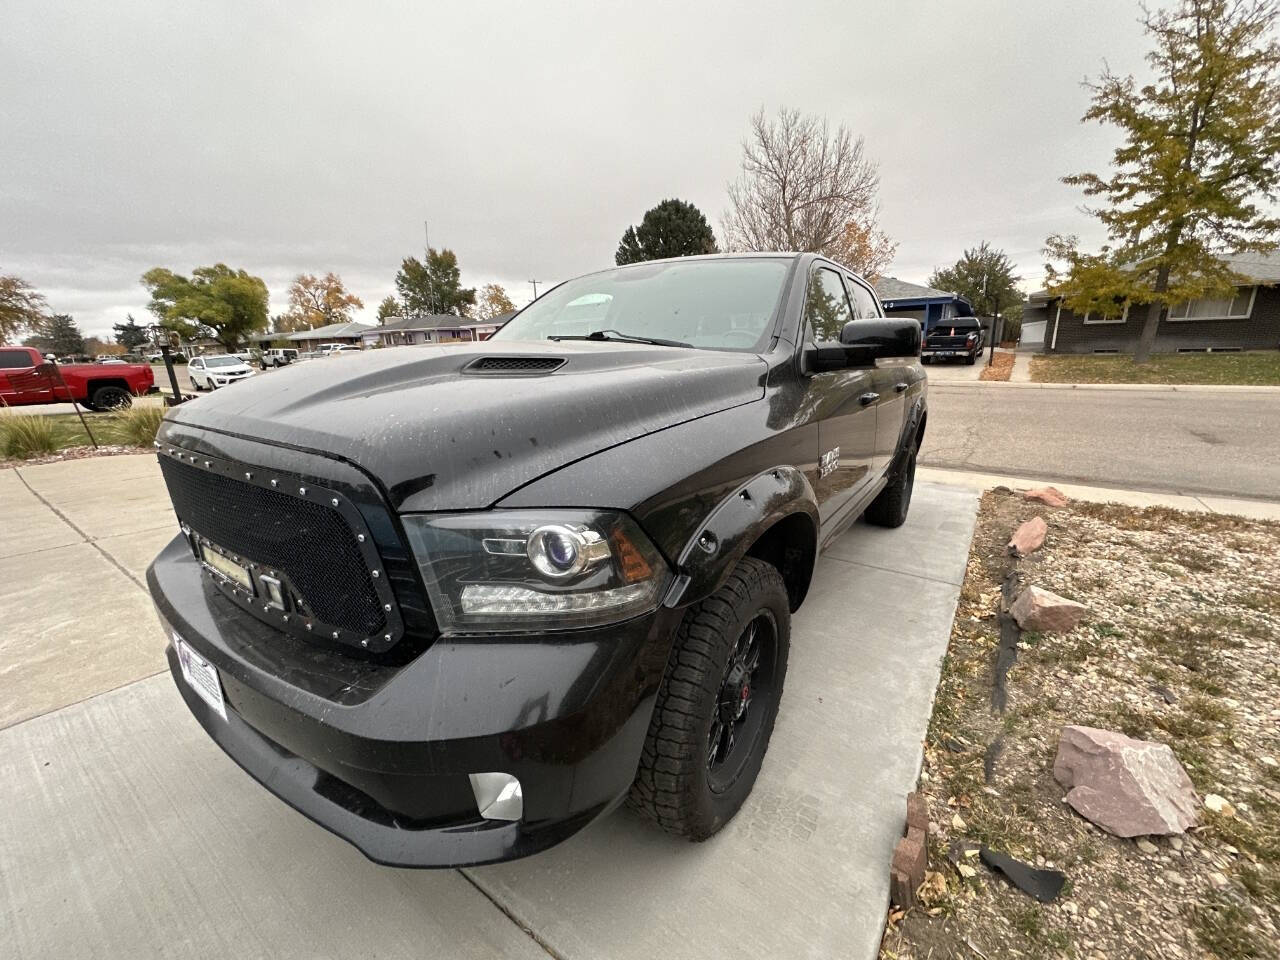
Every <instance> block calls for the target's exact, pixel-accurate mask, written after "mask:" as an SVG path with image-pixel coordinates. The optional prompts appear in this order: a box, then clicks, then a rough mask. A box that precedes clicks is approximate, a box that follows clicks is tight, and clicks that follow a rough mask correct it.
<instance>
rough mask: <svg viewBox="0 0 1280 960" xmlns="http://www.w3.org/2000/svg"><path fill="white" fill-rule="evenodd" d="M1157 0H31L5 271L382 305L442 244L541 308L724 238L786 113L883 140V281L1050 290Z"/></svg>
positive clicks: (1, 68) (103, 311) (18, 23)
mask: <svg viewBox="0 0 1280 960" xmlns="http://www.w3.org/2000/svg"><path fill="white" fill-rule="evenodd" d="M1138 14H1139V10H1138V7H1137V4H1136V2H1135V3H1130V2H1128V0H1063V2H1055V3H1052V4H1050V3H1041V2H1031V3H1026V2H1021V3H1013V2H982V0H968V2H965V3H950V2H948V3H941V2H919V0H915V2H912V0H897V2H893V3H884V2H849V0H840V2H833V3H822V4H817V3H812V4H811V3H788V2H780V0H771V2H764V3H757V2H738V3H733V4H715V5H710V4H696V3H689V2H683V3H672V4H667V3H656V2H652V0H650V2H647V3H643V4H635V3H629V4H616V5H615V4H612V3H604V2H591V3H584V4H568V3H563V4H538V5H534V4H528V3H503V2H487V3H483V4H478V3H462V2H454V3H448V4H439V3H423V2H420V0H419V2H406V3H390V2H377V3H374V2H369V0H365V2H363V3H349V4H342V3H316V2H309V3H302V2H294V3H287V4H286V3H280V4H271V3H262V2H261V0H252V2H246V3H232V2H227V0H219V2H216V3H206V4H175V3H173V2H171V0H113V2H111V3H102V2H101V0H86V2H76V3H66V2H58V0H6V2H5V12H4V29H3V30H2V31H0V130H2V131H3V136H0V272H3V273H17V274H19V275H20V276H22V277H24V278H25V279H26V280H28V281H29V282H30V283H32V284H34V285H35V286H36V287H38V288H39V289H40V290H41V291H42V292H43V293H44V294H45V295H46V296H47V297H48V300H49V304H50V306H51V308H52V309H54V310H56V311H59V312H67V313H71V314H73V315H74V316H75V317H76V319H77V320H78V321H79V322H80V324H81V327H82V328H83V329H84V330H85V332H86V333H94V334H102V333H105V332H107V331H108V330H109V328H110V325H111V324H112V323H114V322H117V321H119V320H121V319H123V317H124V315H125V314H126V313H127V312H130V311H131V312H132V313H133V314H134V316H135V317H136V318H137V319H138V320H139V321H140V322H146V321H147V315H146V310H145V303H146V295H145V293H144V291H143V289H142V287H141V286H140V285H139V284H138V277H139V276H140V275H141V274H142V272H143V271H144V270H146V269H148V268H150V267H153V266H166V267H170V268H172V269H174V270H176V271H179V272H183V273H185V272H187V271H189V270H190V269H191V268H192V267H194V266H198V265H202V264H209V263H213V262H217V261H222V262H225V263H228V264H230V265H232V266H234V267H243V268H245V269H247V270H249V271H251V272H253V273H256V274H258V275H260V276H262V277H263V278H264V279H265V280H266V281H267V283H268V285H269V286H270V288H271V301H272V302H271V310H272V313H273V314H274V313H276V312H279V311H281V310H283V309H284V307H285V290H286V288H287V286H288V283H289V280H290V279H291V278H292V277H293V276H294V275H295V274H297V273H298V272H300V271H306V272H314V273H321V272H324V271H327V270H334V271H337V272H338V273H339V274H341V276H342V277H343V279H344V280H345V281H346V282H347V285H348V287H349V288H350V289H352V290H353V291H354V292H355V293H357V294H358V295H359V296H360V297H362V298H363V299H364V301H365V304H366V311H365V313H366V318H368V319H371V318H372V312H373V309H374V308H375V307H376V305H377V303H378V301H379V300H380V299H381V298H382V297H384V296H386V295H387V294H388V293H391V292H392V291H393V286H392V281H393V278H394V276H395V272H396V269H397V267H398V265H399V261H400V258H402V257H403V256H405V255H408V254H420V251H421V248H422V246H423V220H424V219H426V220H429V221H430V230H431V242H432V245H434V246H447V247H450V248H451V249H453V250H454V251H455V252H456V253H457V254H458V258H459V261H460V263H461V266H462V271H463V279H464V282H466V283H467V284H469V285H470V284H476V285H478V284H480V283H484V282H488V281H497V282H500V283H502V284H504V285H505V286H506V287H507V289H508V291H509V292H510V293H511V294H512V296H513V298H514V299H515V300H516V302H517V303H524V302H525V301H527V300H528V298H529V296H530V293H531V288H530V285H529V283H528V282H527V281H528V280H529V279H530V278H537V279H539V280H547V281H552V280H561V279H566V278H568V277H570V276H573V275H575V274H578V273H582V272H585V271H587V270H590V269H593V268H597V267H601V266H607V265H610V264H612V262H613V253H614V250H615V248H616V246H617V243H618V239H619V237H620V235H621V233H622V231H623V230H624V228H625V227H626V226H627V224H629V223H633V222H638V221H639V219H640V217H641V216H642V215H643V213H644V211H645V210H646V209H647V208H649V207H650V206H652V205H653V204H655V203H656V202H657V201H659V200H661V199H663V198H665V197H672V196H674V197H680V198H682V199H685V200H689V201H692V202H693V203H695V204H696V205H697V206H698V207H699V208H701V209H702V210H703V212H704V213H706V215H707V217H708V219H710V220H711V222H712V224H713V226H715V228H716V231H717V234H719V233H720V220H721V215H722V213H723V211H724V206H725V184H726V182H727V181H729V180H730V179H732V178H733V177H735V176H736V174H737V171H738V164H739V157H740V153H741V140H742V138H743V136H744V135H745V133H746V129H747V121H748V118H749V117H750V115H751V114H752V113H753V112H754V111H755V110H757V109H758V108H760V107H762V106H763V107H764V108H766V109H767V110H770V111H773V110H776V109H777V108H778V107H779V106H783V105H785V106H790V107H795V108H798V109H801V110H804V111H809V112H814V113H819V114H823V115H825V116H827V117H828V118H830V120H831V121H832V122H833V123H840V122H842V123H845V124H847V125H848V126H849V128H850V129H851V130H853V131H854V132H855V133H859V134H862V135H864V136H865V137H866V143H867V151H868V153H869V154H870V155H871V156H872V157H874V158H875V159H877V160H878V162H879V164H880V174H881V206H882V223H883V226H884V227H885V229H886V230H887V231H888V232H889V234H890V235H891V236H892V237H894V238H895V239H896V240H897V241H898V242H899V248H898V254H897V258H896V260H895V262H894V264H893V266H892V267H891V268H890V270H889V271H888V272H889V273H890V274H892V275H894V276H897V277H900V278H902V279H904V280H910V281H914V282H920V283H923V282H924V281H925V280H926V279H927V277H928V275H929V273H930V271H931V269H932V268H933V267H935V266H938V265H944V264H947V263H950V262H953V261H954V260H955V259H956V258H957V257H958V256H959V254H960V252H961V250H962V249H963V248H964V247H966V246H972V245H974V244H976V243H978V242H979V241H981V240H984V239H986V240H990V241H991V242H992V243H993V244H995V245H997V246H1000V247H1003V248H1004V249H1005V250H1006V251H1007V252H1008V253H1009V254H1010V256H1011V257H1012V258H1013V259H1014V260H1015V262H1017V263H1018V265H1019V266H1020V268H1021V270H1022V273H1023V275H1024V277H1025V278H1026V282H1025V283H1024V287H1026V288H1027V289H1031V288H1034V287H1035V286H1036V285H1038V283H1039V280H1040V277H1041V257H1040V253H1039V250H1040V247H1041V246H1042V245H1043V241H1044V238H1045V237H1046V236H1047V235H1049V234H1050V233H1054V232H1063V231H1065V232H1074V233H1078V234H1080V235H1081V236H1082V237H1084V238H1085V239H1086V240H1088V241H1095V242H1096V241H1097V240H1099V239H1100V234H1099V232H1098V230H1097V228H1096V227H1095V226H1094V225H1093V224H1092V223H1091V221H1090V220H1089V219H1088V218H1087V217H1085V216H1084V215H1083V214H1081V213H1080V212H1079V210H1078V205H1079V203H1080V196H1079V194H1078V191H1076V190H1073V189H1072V188H1069V187H1066V186H1064V185H1062V184H1061V183H1059V182H1058V177H1060V176H1061V175H1063V174H1065V173H1070V172H1075V171H1079V170H1086V169H1097V168H1099V167H1101V166H1102V165H1103V164H1104V163H1105V161H1106V159H1107V157H1108V155H1109V149H1110V145H1111V143H1112V138H1113V134H1111V133H1109V132H1107V131H1105V130H1101V129H1099V128H1097V127H1096V126H1088V127H1086V126H1084V125H1082V124H1081V123H1080V122H1079V118H1080V116H1081V114H1082V113H1083V112H1084V109H1085V107H1086V104H1087V94H1086V92H1085V91H1084V90H1083V89H1082V88H1081V86H1080V81H1081V80H1082V79H1083V78H1084V76H1085V75H1086V74H1088V75H1096V74H1097V73H1098V72H1099V70H1100V69H1101V67H1102V63H1103V61H1104V60H1106V61H1108V62H1109V63H1110V64H1111V66H1112V68H1113V69H1115V70H1117V71H1121V72H1138V73H1141V71H1142V70H1143V67H1144V65H1143V62H1142V52H1143V50H1144V49H1145V41H1144V40H1143V38H1142V32H1141V28H1140V27H1139V25H1138V24H1137V17H1138Z"/></svg>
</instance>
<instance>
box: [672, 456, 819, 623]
mask: <svg viewBox="0 0 1280 960" xmlns="http://www.w3.org/2000/svg"><path fill="white" fill-rule="evenodd" d="M796 514H801V515H804V516H805V517H807V518H808V520H809V522H810V523H811V524H812V525H813V536H814V544H815V550H814V552H815V556H814V557H812V558H810V559H811V561H816V543H817V537H818V530H819V527H820V521H819V516H818V501H817V497H816V496H815V495H814V492H813V486H812V485H811V484H810V483H809V478H808V477H806V476H805V475H804V474H803V473H802V472H801V471H800V470H798V469H797V468H795V467H793V466H777V467H772V468H770V469H768V470H765V471H764V472H763V473H759V474H756V476H754V477H752V478H751V479H750V480H748V481H747V482H746V483H744V484H742V485H741V486H739V487H738V488H737V489H735V490H734V491H733V492H732V493H730V494H729V495H728V496H727V497H725V498H724V499H723V500H721V501H720V502H719V503H718V504H717V505H716V507H715V509H714V510H712V511H711V513H709V514H708V515H707V518H706V519H705V520H703V522H702V523H701V524H699V526H698V529H697V530H695V531H694V533H693V536H691V537H690V538H689V539H688V541H686V543H685V545H684V548H683V549H682V550H681V551H680V556H679V558H678V559H677V560H676V578H675V580H674V581H673V582H672V584H671V586H670V588H668V590H667V594H666V597H665V598H664V599H663V605H664V606H667V607H677V606H685V605H687V604H691V603H696V602H698V601H699V600H701V599H703V598H704V597H708V596H710V595H711V594H713V593H715V591H716V590H718V589H719V588H720V585H721V584H723V583H724V581H725V579H726V578H727V577H728V576H729V572H730V571H731V570H733V568H734V566H735V565H736V564H737V562H738V561H739V560H741V559H742V558H743V557H744V556H746V554H747V551H748V550H749V549H750V548H751V546H752V544H754V543H755V542H756V541H757V540H758V539H759V538H760V536H761V535H762V534H763V533H764V532H765V531H766V530H768V529H769V528H770V527H772V526H774V524H776V523H778V522H779V521H781V520H784V519H786V518H787V517H789V516H793V515H796ZM808 569H809V576H810V577H812V574H813V563H812V562H811V563H810V565H809V568H808ZM807 588H808V584H807V583H806V584H804V589H802V590H801V591H800V595H801V596H803V593H804V590H807Z"/></svg>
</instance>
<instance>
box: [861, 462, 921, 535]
mask: <svg viewBox="0 0 1280 960" xmlns="http://www.w3.org/2000/svg"><path fill="white" fill-rule="evenodd" d="M915 485H916V445H915V442H914V441H912V442H910V443H909V444H908V447H907V449H906V450H905V451H903V452H902V453H901V454H899V456H898V465H897V467H896V468H895V469H894V471H893V474H892V475H891V476H890V478H889V485H888V486H887V487H885V488H884V489H883V490H881V491H880V495H879V496H877V497H876V498H875V499H874V500H872V501H871V506H869V507H867V510H866V512H865V513H864V514H863V517H864V518H865V519H866V521H867V523H870V524H872V525H874V526H877V527H900V526H902V525H903V524H904V523H906V522H907V511H908V510H910V509H911V491H912V490H913V489H914V488H915Z"/></svg>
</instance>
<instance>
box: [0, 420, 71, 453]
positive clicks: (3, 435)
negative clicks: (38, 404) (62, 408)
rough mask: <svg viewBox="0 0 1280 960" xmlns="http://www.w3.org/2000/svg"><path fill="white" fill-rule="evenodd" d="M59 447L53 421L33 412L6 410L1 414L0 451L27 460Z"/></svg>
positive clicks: (51, 451)
mask: <svg viewBox="0 0 1280 960" xmlns="http://www.w3.org/2000/svg"><path fill="white" fill-rule="evenodd" d="M57 449H58V438H57V436H56V435H55V434H54V426H53V421H52V420H51V419H50V418H48V417H42V416H38V415H36V414H32V413H13V412H12V411H6V412H5V413H4V414H3V415H0V453H3V454H4V455H5V456H6V457H14V458H16V459H18V460H26V459H28V458H30V457H38V456H40V455H41V454H46V453H53V452H54V451H55V450H57Z"/></svg>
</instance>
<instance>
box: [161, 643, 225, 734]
mask: <svg viewBox="0 0 1280 960" xmlns="http://www.w3.org/2000/svg"><path fill="white" fill-rule="evenodd" d="M173 649H174V650H176V651H177V652H178V665H179V666H180V667H182V679H183V680H185V681H187V686H189V687H190V688H191V689H192V690H194V691H195V692H196V693H197V695H199V697H200V699H201V700H203V701H204V702H205V703H207V704H208V705H209V706H211V707H213V709H214V710H216V711H217V712H218V716H220V717H221V718H222V719H223V720H226V719H227V707H226V704H225V703H224V702H223V699H222V681H221V680H220V679H219V678H218V669H217V667H215V666H214V665H213V664H212V663H210V662H209V661H208V660H206V659H205V658H204V657H202V656H200V654H198V653H196V652H195V651H194V650H192V649H191V647H190V646H188V645H187V644H186V643H185V642H184V641H183V639H182V638H181V637H180V636H178V634H177V633H176V632H175V633H174V634H173Z"/></svg>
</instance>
